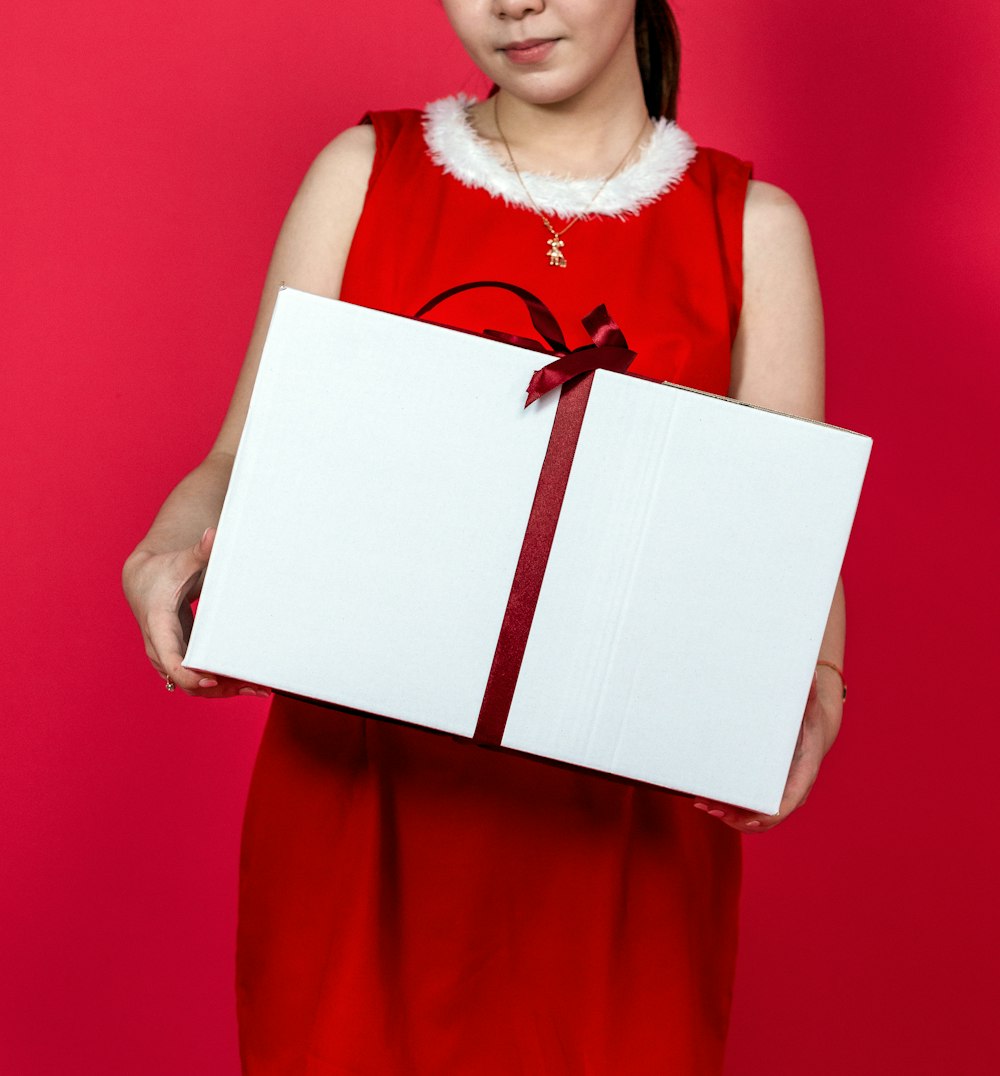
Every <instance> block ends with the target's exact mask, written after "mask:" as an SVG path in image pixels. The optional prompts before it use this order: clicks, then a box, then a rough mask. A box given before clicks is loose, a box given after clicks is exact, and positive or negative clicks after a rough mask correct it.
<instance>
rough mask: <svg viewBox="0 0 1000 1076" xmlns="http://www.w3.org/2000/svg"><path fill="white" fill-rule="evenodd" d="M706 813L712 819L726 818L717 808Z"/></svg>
mask: <svg viewBox="0 0 1000 1076" xmlns="http://www.w3.org/2000/svg"><path fill="white" fill-rule="evenodd" d="M708 813H709V814H710V815H711V816H712V817H713V818H725V817H726V812H725V811H720V810H719V808H718V807H716V808H715V810H714V811H709V812H708Z"/></svg>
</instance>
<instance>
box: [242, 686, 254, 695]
mask: <svg viewBox="0 0 1000 1076" xmlns="http://www.w3.org/2000/svg"><path fill="white" fill-rule="evenodd" d="M240 694H241V695H256V694H257V692H256V691H254V689H253V688H252V687H241V688H240Z"/></svg>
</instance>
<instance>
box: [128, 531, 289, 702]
mask: <svg viewBox="0 0 1000 1076" xmlns="http://www.w3.org/2000/svg"><path fill="white" fill-rule="evenodd" d="M214 541H215V529H214V528H212V527H209V529H208V530H206V531H205V533H204V534H203V535H202V536H201V538H200V539H199V540H198V541H197V542H195V544H194V545H193V546H189V547H188V548H186V549H178V550H172V551H170V552H164V553H152V552H149V551H146V550H143V549H142V548H140V549H137V550H136V551H135V552H134V553H133V554H132V555H131V556H130V557H129V559H128V560H127V561H126V562H125V568H124V570H123V571H122V585H123V587H124V590H125V596H126V598H127V599H128V603H129V605H130V606H131V607H132V612H133V613H134V614H135V618H136V620H137V621H138V622H139V627H140V629H141V630H142V638H143V642H144V643H145V645H146V656H147V657H148V658H149V660H150V662H151V663H152V665H153V667H154V668H155V669H156V671H157V672H158V673H159V674H160V676H161V677H162V678H163V679H164V681H167V679H168V678H169V680H171V681H172V682H173V683H174V684H176V685H177V687H179V688H180V689H181V690H182V691H184V692H186V693H187V694H188V695H201V696H204V697H208V698H226V697H229V696H232V695H260V696H267V695H268V694H270V692H268V691H267V690H265V689H264V688H261V687H259V686H258V685H256V684H248V683H246V682H245V681H243V680H232V679H229V678H228V677H224V676H215V675H211V676H209V675H206V674H204V673H201V672H197V671H194V670H191V669H186V668H184V666H183V665H182V664H181V662H182V661H183V659H184V652H185V650H186V649H187V641H188V637H189V636H190V634H191V625H192V623H193V620H194V615H193V613H192V609H191V603H192V602H193V601H194V599H195V598H196V597H197V596H198V594H199V593H200V591H201V581H202V578H203V576H204V574H205V568H206V567H207V566H208V559H209V557H210V556H211V553H212V543H213V542H214Z"/></svg>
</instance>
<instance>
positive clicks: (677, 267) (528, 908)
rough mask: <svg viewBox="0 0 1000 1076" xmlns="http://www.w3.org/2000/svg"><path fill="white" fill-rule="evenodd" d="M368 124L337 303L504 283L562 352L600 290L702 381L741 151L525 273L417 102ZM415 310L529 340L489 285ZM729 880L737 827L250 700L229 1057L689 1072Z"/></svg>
mask: <svg viewBox="0 0 1000 1076" xmlns="http://www.w3.org/2000/svg"><path fill="white" fill-rule="evenodd" d="M371 119H372V122H373V123H374V126H375V133H376V143H377V150H376V157H375V163H374V167H373V171H372V175H371V180H370V184H369V190H368V195H367V200H366V203H365V207H364V210H363V213H362V216H361V219H360V222H359V224H358V228H357V231H356V234H355V238H354V241H353V245H352V247H351V251H350V257H349V261H348V264H347V268H346V272H345V277H344V282H343V289H342V293H341V294H342V298H344V299H346V300H348V301H350V302H354V303H359V304H363V305H366V306H371V307H377V308H380V309H384V310H388V311H393V312H397V313H405V314H411V313H413V312H414V311H415V310H416V309H417V308H418V307H419V306H420V305H421V304H422V303H423V302H424V301H425V300H426V299H428V298H430V297H431V296H433V295H435V294H437V293H438V292H440V291H443V290H444V289H445V288H448V287H450V286H452V285H454V284H457V283H461V282H463V281H471V280H483V279H492V280H505V281H510V282H513V283H517V284H520V285H521V286H523V287H526V288H527V289H528V290H529V291H532V292H534V293H535V294H537V295H538V296H540V297H541V298H542V299H543V300H544V301H545V302H546V303H547V304H548V305H549V306H550V307H551V309H552V310H553V311H554V313H555V314H556V316H557V317H558V319H559V320H560V322H561V323H562V325H563V328H564V330H565V332H566V334H567V339H568V340H569V342H570V344H571V345H572V346H576V345H577V344H581V343H585V342H587V338H586V336H585V335H584V330H583V329H582V327H581V325H580V318H581V317H582V316H583V315H585V314H586V313H587V312H589V311H590V310H591V309H592V308H593V307H595V306H596V305H598V304H599V303H602V302H603V303H605V304H606V305H607V306H608V308H609V310H610V311H611V313H612V314H613V316H614V317H615V319H616V320H617V321H618V322H619V324H620V325H621V326H622V327H623V329H624V331H625V334H626V336H627V338H628V341H629V344H630V346H631V347H632V348H633V349H635V350H636V351H637V352H638V358H637V360H636V362H635V364H634V367H633V368H634V370H635V371H636V372H637V373H642V374H646V375H649V376H652V377H656V378H658V379H662V380H670V381H674V382H679V383H681V384H685V385H689V386H692V387H694V388H698V389H705V390H708V391H711V392H716V393H723V394H724V393H726V392H727V390H728V385H729V372H730V371H729V364H730V351H731V346H732V340H733V335H734V333H735V331H736V326H737V322H738V318H739V310H740V298H741V284H742V279H741V266H742V256H741V234H742V212H743V200H744V196H745V192H746V186H747V180H748V178H749V166H747V165H746V164H744V163H743V162H740V161H737V160H736V159H734V158H732V157H730V156H728V155H726V154H723V153H720V152H718V151H715V150H710V149H699V150H698V152H697V155H696V156H695V158H694V160H693V161H692V163H691V164H690V165H689V166H688V168H687V170H686V172H684V174H683V178H682V179H681V180H680V181H679V182H678V183H677V185H676V186H674V187H673V189H670V190H668V191H666V192H664V193H663V194H662V195H661V196H660V197H659V198H658V199H657V200H656V201H654V202H652V203H651V204H647V205H645V206H643V207H642V208H641V209H640V210H639V211H638V213H636V214H633V215H632V216H629V217H626V218H625V219H616V218H613V217H594V218H591V219H588V220H586V221H581V222H579V223H577V224H576V225H575V226H574V227H573V228H572V230H570V231H569V232H568V233H567V235H566V237H565V238H566V247H565V254H566V258H567V262H568V265H567V267H566V268H553V267H551V266H549V265H548V263H547V261H546V246H545V243H546V240H547V238H548V235H547V233H546V231H545V228H544V226H543V225H542V224H541V222H540V220H539V219H538V217H537V216H536V215H535V214H534V213H533V212H531V211H530V210H527V209H524V208H521V207H517V206H512V205H508V204H505V203H504V201H503V200H501V199H500V198H497V197H493V196H491V195H490V194H489V193H488V192H487V191H486V190H484V189H482V188H480V187H476V186H466V185H464V184H463V183H461V182H459V181H458V180H457V179H455V178H453V176H451V175H448V174H446V173H445V172H444V171H443V170H442V168H441V167H440V166H439V165H437V164H435V163H434V162H433V161H432V160H431V158H430V156H429V155H428V151H427V146H426V143H425V139H424V135H423V132H422V129H421V114H420V113H419V112H417V111H415V110H404V111H399V112H387V113H377V114H373V116H372V117H371ZM433 317H435V318H438V317H439V318H440V320H441V321H444V322H447V323H448V324H452V325H456V326H461V327H464V328H468V329H471V330H474V331H480V330H482V329H483V328H486V327H491V328H502V329H506V330H509V331H511V332H516V333H521V334H524V335H533V333H532V329H531V325H530V323H529V322H528V321H527V315H526V314H525V312H524V310H523V308H522V307H521V305H520V303H519V302H518V300H516V299H515V298H513V297H512V296H510V295H508V294H507V293H504V292H500V291H489V292H485V291H484V292H480V293H471V294H465V295H462V296H460V297H458V298H456V299H454V300H451V301H449V305H448V306H447V307H442V308H440V309H439V310H438V311H435V314H434V315H433ZM442 421H444V418H443V419H442ZM405 540H406V535H405V534H401V535H400V541H405ZM739 878H740V842H739V836H738V834H737V833H736V832H735V831H733V830H731V829H729V828H728V827H726V826H724V825H722V824H720V823H719V822H717V821H716V820H715V819H713V818H709V817H707V816H706V815H705V814H704V813H703V812H701V811H696V810H694V808H693V807H692V805H691V801H690V800H688V799H685V798H682V797H679V796H674V795H672V794H670V793H669V792H666V791H662V790H658V789H654V788H649V787H633V786H631V785H629V784H627V783H623V782H620V781H616V780H610V779H607V778H604V777H602V776H600V775H598V774H592V773H586V772H582V771H575V770H572V769H567V768H562V767H559V766H554V765H550V764H548V763H545V762H541V761H535V760H532V759H528V758H523V757H518V756H514V755H508V754H504V753H502V752H492V751H485V750H482V749H481V748H479V747H476V746H474V745H472V744H469V743H465V742H461V741H458V740H456V739H453V738H452V737H450V736H447V735H440V734H435V733H432V732H428V731H425V730H421V729H411V728H408V727H405V726H399V725H394V724H388V723H384V722H380V721H377V720H366V719H364V718H359V717H357V716H353V715H348V714H342V713H340V712H337V711H331V710H329V709H322V708H319V707H316V706H312V705H309V704H306V703H302V702H294V701H291V700H288V699H284V698H276V699H275V700H274V702H273V704H272V707H271V712H270V716H269V719H268V722H267V726H266V728H265V732H264V736H263V740H262V743H261V747H260V752H259V755H258V759H257V763H256V766H255V769H254V774H253V779H252V782H251V787H250V793H249V799H248V804H247V811H246V818H245V825H244V834H243V846H242V857H241V870H240V906H239V928H238V946H237V1000H238V1012H239V1022H240V1045H241V1052H242V1057H243V1064H244V1071H245V1072H246V1073H249V1074H251V1076H265V1074H266V1076H277V1074H279V1073H280V1074H282V1076H292V1074H296V1076H298V1074H301V1076H334V1074H336V1076H347V1074H351V1076H362V1074H364V1076H388V1074H393V1076H397V1074H398V1076H517V1074H524V1076H644V1074H653V1073H656V1074H671V1076H710V1074H713V1076H714V1074H718V1073H719V1072H720V1071H721V1066H722V1053H723V1046H724V1040H725V1034H726V1027H727V1022H728V1017H729V1007H730V996H731V987H732V977H733V967H734V958H735V949H736V927H737V898H738V891H739Z"/></svg>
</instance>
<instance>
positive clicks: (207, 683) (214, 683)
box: [198, 676, 219, 687]
mask: <svg viewBox="0 0 1000 1076" xmlns="http://www.w3.org/2000/svg"><path fill="white" fill-rule="evenodd" d="M218 686H219V681H218V680H210V679H209V678H208V677H207V676H206V677H205V678H204V679H203V680H199V681H198V687H218Z"/></svg>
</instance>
